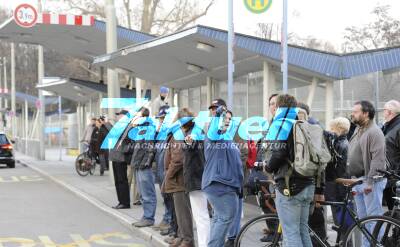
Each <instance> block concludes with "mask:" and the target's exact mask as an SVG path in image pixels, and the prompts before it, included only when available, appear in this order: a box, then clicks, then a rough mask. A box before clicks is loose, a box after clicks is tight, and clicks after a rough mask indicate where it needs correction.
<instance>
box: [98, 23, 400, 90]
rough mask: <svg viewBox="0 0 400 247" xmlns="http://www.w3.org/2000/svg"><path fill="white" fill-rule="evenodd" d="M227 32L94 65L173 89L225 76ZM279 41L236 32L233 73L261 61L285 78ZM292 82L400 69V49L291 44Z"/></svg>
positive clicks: (200, 30) (192, 32)
mask: <svg viewBox="0 0 400 247" xmlns="http://www.w3.org/2000/svg"><path fill="white" fill-rule="evenodd" d="M227 40H228V34H227V31H224V30H220V29H216V28H212V27H206V26H201V25H198V26H195V27H192V28H189V29H186V30H182V31H179V32H177V33H173V34H170V35H167V36H163V37H158V38H154V39H151V40H147V41H144V42H142V43H140V44H134V45H130V46H127V47H124V48H120V49H119V50H118V51H116V52H114V53H111V54H104V55H101V56H98V57H96V58H95V59H94V62H93V63H94V64H95V65H102V66H109V67H120V68H123V69H126V70H129V71H132V72H133V73H134V75H135V76H137V77H139V78H141V79H145V80H148V81H151V82H153V83H155V84H164V85H168V86H171V87H175V88H189V87H193V86H199V85H202V84H205V82H206V77H212V78H215V79H216V80H217V81H224V80H227ZM280 50H281V44H280V43H279V42H276V41H271V40H266V39H261V38H257V37H253V36H249V35H243V34H236V35H235V61H234V62H235V76H241V75H244V74H247V73H249V72H254V71H260V70H262V68H263V61H267V62H269V64H271V65H272V72H273V73H274V74H275V76H276V77H277V78H278V79H279V78H280V77H281V72H280V63H281V59H280V57H281V53H280ZM288 50H289V51H288V54H289V56H288V62H289V86H291V87H297V86H301V85H307V84H309V83H310V82H311V80H312V77H317V78H319V79H320V80H340V79H347V78H351V77H355V76H359V75H362V74H368V73H372V72H376V71H385V70H392V69H397V68H399V67H400V47H393V48H386V49H379V50H370V51H364V52H359V53H349V54H336V53H329V52H323V51H318V50H314V49H308V48H304V47H300V46H293V45H289V47H288Z"/></svg>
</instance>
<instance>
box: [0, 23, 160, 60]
mask: <svg viewBox="0 0 400 247" xmlns="http://www.w3.org/2000/svg"><path fill="white" fill-rule="evenodd" d="M153 38H154V36H152V35H149V34H145V33H142V32H139V31H135V30H131V29H127V28H123V27H118V28H117V40H118V42H117V43H118V47H119V48H120V47H125V46H127V45H132V44H137V43H141V42H144V41H146V40H149V39H153ZM0 40H3V41H8V42H15V43H24V44H36V45H42V46H43V47H45V48H47V49H51V50H55V51H57V52H60V53H61V54H64V55H70V56H73V57H77V58H81V59H84V60H87V61H92V58H93V57H95V56H99V55H101V54H104V53H106V23H105V22H103V21H99V20H95V21H94V25H93V26H74V25H55V24H40V23H37V24H36V25H35V26H33V27H31V28H23V27H20V26H19V25H17V24H16V23H15V21H14V19H13V18H10V19H8V20H7V21H5V22H4V23H3V24H1V25H0Z"/></svg>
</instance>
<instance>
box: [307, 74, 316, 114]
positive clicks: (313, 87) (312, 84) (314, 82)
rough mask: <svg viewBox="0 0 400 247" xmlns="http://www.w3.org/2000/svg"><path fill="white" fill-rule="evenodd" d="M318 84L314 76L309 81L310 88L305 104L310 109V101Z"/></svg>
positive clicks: (312, 99)
mask: <svg viewBox="0 0 400 247" xmlns="http://www.w3.org/2000/svg"><path fill="white" fill-rule="evenodd" d="M317 86H318V79H317V78H316V77H313V79H312V82H311V88H310V92H309V93H308V97H307V105H308V106H309V107H310V108H311V109H312V102H313V101H314V96H315V91H316V89H317Z"/></svg>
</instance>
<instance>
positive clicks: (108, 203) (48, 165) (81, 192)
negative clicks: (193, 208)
mask: <svg viewBox="0 0 400 247" xmlns="http://www.w3.org/2000/svg"><path fill="white" fill-rule="evenodd" d="M64 153H65V152H64ZM16 157H17V160H19V161H20V163H21V164H23V165H26V166H28V167H30V168H31V169H33V170H35V171H37V172H39V173H41V174H42V175H44V176H46V177H48V178H50V179H51V180H53V181H55V182H56V183H58V184H59V185H61V186H63V187H65V188H66V189H68V190H70V191H71V192H73V193H74V194H76V195H78V196H79V197H81V198H83V199H85V200H87V201H89V202H91V203H92V204H93V205H95V206H96V207H98V208H100V209H101V210H103V211H104V212H105V213H107V214H109V215H111V216H113V217H116V218H117V219H118V220H119V221H120V222H121V223H122V224H124V225H126V226H127V227H129V228H130V229H131V230H133V231H135V232H137V233H139V234H140V235H141V236H142V237H143V238H145V239H146V240H147V241H149V242H150V243H151V244H152V245H154V246H168V245H167V244H165V243H164V241H163V239H164V237H163V236H161V235H160V234H159V232H157V231H153V230H152V229H151V228H150V227H146V228H135V227H133V226H132V225H131V224H132V223H133V222H136V221H139V220H140V218H141V216H142V214H143V211H142V207H141V206H132V205H131V208H130V209H124V210H114V209H112V208H111V207H112V206H114V205H115V204H117V198H116V191H115V186H114V185H113V184H112V183H111V179H110V178H109V174H108V172H107V171H106V173H105V175H104V176H100V175H99V170H96V174H95V175H94V176H90V175H88V176H86V177H81V176H79V175H78V174H77V173H76V171H75V166H74V160H75V158H74V157H70V156H66V155H63V157H62V159H63V160H62V161H59V151H58V150H57V149H50V150H49V149H47V150H46V161H39V160H35V159H34V158H32V157H29V156H26V155H24V154H21V153H18V152H17V153H16ZM156 189H157V211H156V223H158V222H159V221H160V220H161V219H162V215H163V213H164V206H163V204H162V198H161V194H160V192H159V188H158V186H156ZM244 208H245V212H244V216H245V217H244V218H243V221H244V222H245V221H247V220H248V219H249V218H251V217H254V216H257V215H259V214H260V210H259V209H258V208H257V207H256V206H254V205H250V204H246V206H245V207H244Z"/></svg>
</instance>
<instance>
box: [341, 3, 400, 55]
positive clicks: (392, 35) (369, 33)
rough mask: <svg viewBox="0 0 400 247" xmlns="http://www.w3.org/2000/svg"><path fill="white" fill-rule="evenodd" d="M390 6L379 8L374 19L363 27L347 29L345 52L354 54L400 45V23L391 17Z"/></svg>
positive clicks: (374, 11) (375, 10)
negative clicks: (354, 52)
mask: <svg viewBox="0 0 400 247" xmlns="http://www.w3.org/2000/svg"><path fill="white" fill-rule="evenodd" d="M389 10H390V6H388V5H384V6H377V7H375V8H374V10H373V11H372V12H371V14H372V15H373V17H374V19H373V21H372V22H370V23H368V24H366V25H364V26H362V27H355V26H351V27H347V28H346V29H345V35H344V39H345V42H344V44H343V46H342V49H343V52H353V51H360V50H368V49H377V48H382V47H391V46H396V45H400V21H399V20H397V19H394V18H393V17H391V16H390V15H389Z"/></svg>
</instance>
